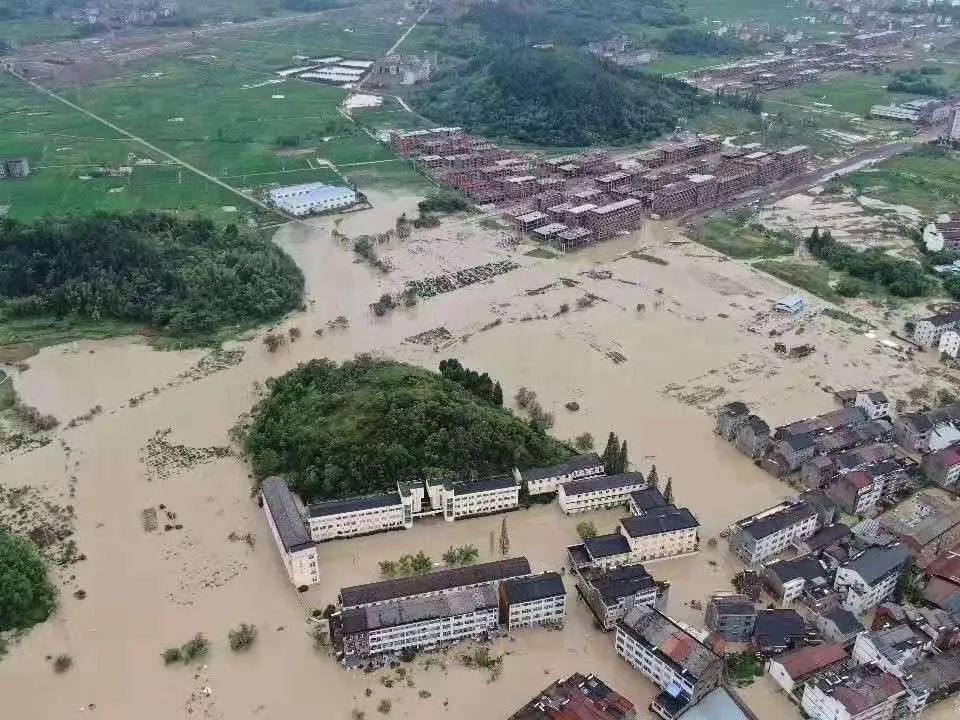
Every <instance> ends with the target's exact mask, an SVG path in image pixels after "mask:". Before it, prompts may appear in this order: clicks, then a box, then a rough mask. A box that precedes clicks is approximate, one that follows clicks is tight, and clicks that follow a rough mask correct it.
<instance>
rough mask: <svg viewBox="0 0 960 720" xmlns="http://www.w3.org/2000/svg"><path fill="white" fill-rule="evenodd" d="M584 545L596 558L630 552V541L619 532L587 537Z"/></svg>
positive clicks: (591, 555)
mask: <svg viewBox="0 0 960 720" xmlns="http://www.w3.org/2000/svg"><path fill="white" fill-rule="evenodd" d="M583 546H584V547H585V548H586V549H587V552H589V553H590V557H592V558H593V559H594V560H597V559H599V558H605V557H612V556H613V555H624V554H626V553H628V552H630V543H629V542H627V539H626V538H625V537H624V536H623V535H621V534H620V533H618V532H616V533H610V534H609V535H597V537H592V538H586V539H585V540H584V541H583Z"/></svg>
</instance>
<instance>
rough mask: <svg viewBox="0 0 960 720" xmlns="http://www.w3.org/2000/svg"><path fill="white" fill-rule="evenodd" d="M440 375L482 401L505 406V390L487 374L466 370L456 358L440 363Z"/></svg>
mask: <svg viewBox="0 0 960 720" xmlns="http://www.w3.org/2000/svg"><path fill="white" fill-rule="evenodd" d="M440 374H441V375H442V376H443V377H445V378H446V379H447V380H453V381H454V382H455V383H457V384H458V385H463V387H465V388H466V389H467V390H469V391H470V392H472V393H473V394H474V395H476V396H477V397H478V398H480V399H481V400H484V401H486V402H488V403H490V404H492V405H503V389H502V388H501V387H500V383H499V382H495V381H494V380H493V379H492V378H491V377H490V376H489V375H488V374H487V373H483V374H481V373H478V372H477V371H476V370H471V369H470V368H465V367H464V366H463V365H461V364H460V361H459V360H457V359H456V358H450V359H449V360H441V361H440Z"/></svg>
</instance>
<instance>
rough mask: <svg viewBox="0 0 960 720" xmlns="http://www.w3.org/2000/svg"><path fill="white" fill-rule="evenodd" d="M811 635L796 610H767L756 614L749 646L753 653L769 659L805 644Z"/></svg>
mask: <svg viewBox="0 0 960 720" xmlns="http://www.w3.org/2000/svg"><path fill="white" fill-rule="evenodd" d="M811 635H812V633H811V631H810V628H808V627H807V623H806V621H805V620H804V619H803V617H802V616H801V615H800V614H799V613H798V612H797V611H796V610H785V609H783V608H778V609H770V608H767V609H765V610H760V611H759V612H758V613H757V621H756V623H755V624H754V626H753V639H752V642H751V644H752V647H753V649H754V651H755V652H757V653H760V654H761V655H764V656H767V657H769V656H771V655H777V654H779V653H782V652H785V651H787V650H793V649H794V648H798V647H801V646H802V645H805V644H807V640H808V639H810V636H811Z"/></svg>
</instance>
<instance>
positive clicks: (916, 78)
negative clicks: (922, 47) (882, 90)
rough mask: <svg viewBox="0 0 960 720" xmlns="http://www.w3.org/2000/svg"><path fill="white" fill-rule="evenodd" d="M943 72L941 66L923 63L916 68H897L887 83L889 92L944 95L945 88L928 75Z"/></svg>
mask: <svg viewBox="0 0 960 720" xmlns="http://www.w3.org/2000/svg"><path fill="white" fill-rule="evenodd" d="M941 74H943V68H940V67H937V66H928V65H925V66H923V67H921V68H918V69H916V70H899V71H897V72H896V73H894V76H893V80H891V81H890V83H889V84H888V85H887V90H889V91H890V92H904V93H913V94H915V95H929V96H931V97H946V96H947V95H948V94H949V91H948V90H947V88H945V87H944V86H943V85H941V84H940V83H938V82H935V81H934V80H933V79H932V78H931V77H930V76H931V75H941Z"/></svg>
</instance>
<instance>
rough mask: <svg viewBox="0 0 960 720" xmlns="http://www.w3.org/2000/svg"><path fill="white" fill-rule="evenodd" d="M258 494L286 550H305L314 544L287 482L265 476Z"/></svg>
mask: <svg viewBox="0 0 960 720" xmlns="http://www.w3.org/2000/svg"><path fill="white" fill-rule="evenodd" d="M260 494H261V495H262V496H263V503H264V505H266V507H267V511H268V512H269V513H270V517H271V518H273V524H274V525H275V526H276V528H277V534H278V535H279V536H280V542H282V543H283V547H284V548H285V549H286V551H287V552H297V551H298V550H305V549H307V548H309V547H313V546H314V545H315V544H316V543H314V542H313V540H312V539H311V538H310V533H308V532H307V528H306V526H305V525H304V524H303V518H302V517H301V516H300V510H299V509H298V508H297V501H296V499H295V498H294V497H293V493H292V492H290V488H289V487H287V483H285V482H284V481H283V480H282V479H281V478H278V477H271V478H267V479H266V480H264V481H263V483H262V484H261V485H260Z"/></svg>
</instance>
